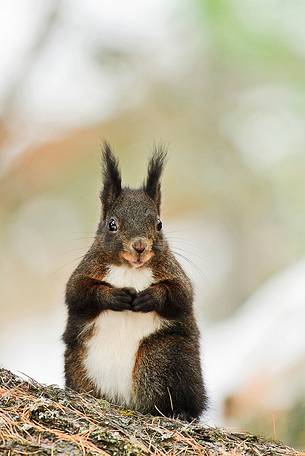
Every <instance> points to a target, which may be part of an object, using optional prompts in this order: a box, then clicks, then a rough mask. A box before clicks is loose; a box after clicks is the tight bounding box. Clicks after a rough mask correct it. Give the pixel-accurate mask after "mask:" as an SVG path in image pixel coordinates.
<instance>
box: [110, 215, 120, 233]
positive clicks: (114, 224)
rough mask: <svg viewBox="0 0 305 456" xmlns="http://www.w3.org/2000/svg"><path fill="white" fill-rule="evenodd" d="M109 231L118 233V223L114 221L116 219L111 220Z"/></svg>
mask: <svg viewBox="0 0 305 456" xmlns="http://www.w3.org/2000/svg"><path fill="white" fill-rule="evenodd" d="M108 229H109V231H117V230H118V226H117V224H116V221H115V220H114V218H111V219H110V220H109V223H108Z"/></svg>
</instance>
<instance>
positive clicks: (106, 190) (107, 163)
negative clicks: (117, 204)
mask: <svg viewBox="0 0 305 456" xmlns="http://www.w3.org/2000/svg"><path fill="white" fill-rule="evenodd" d="M102 174H103V183H104V186H103V190H102V191H101V200H102V204H103V216H104V218H105V216H106V214H107V212H108V210H109V208H110V207H111V205H112V204H113V202H114V201H115V199H116V198H117V197H118V196H119V195H120V193H121V190H122V179H121V173H120V169H119V163H118V160H117V159H116V158H115V156H114V155H113V153H112V150H111V147H110V145H109V144H108V143H107V142H106V141H105V142H104V143H103V150H102Z"/></svg>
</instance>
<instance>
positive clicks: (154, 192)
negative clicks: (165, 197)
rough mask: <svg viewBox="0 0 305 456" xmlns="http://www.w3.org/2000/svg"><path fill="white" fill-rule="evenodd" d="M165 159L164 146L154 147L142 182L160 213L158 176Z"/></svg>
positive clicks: (159, 176)
mask: <svg viewBox="0 0 305 456" xmlns="http://www.w3.org/2000/svg"><path fill="white" fill-rule="evenodd" d="M165 159H166V150H165V148H164V146H159V147H156V148H155V150H154V153H153V156H152V157H151V159H150V160H149V163H148V170H147V179H146V181H145V183H144V191H145V192H146V193H147V194H148V196H150V197H151V198H152V199H153V200H154V202H155V203H156V206H157V208H158V211H159V213H160V204H161V183H160V178H161V174H162V170H163V166H164V162H165Z"/></svg>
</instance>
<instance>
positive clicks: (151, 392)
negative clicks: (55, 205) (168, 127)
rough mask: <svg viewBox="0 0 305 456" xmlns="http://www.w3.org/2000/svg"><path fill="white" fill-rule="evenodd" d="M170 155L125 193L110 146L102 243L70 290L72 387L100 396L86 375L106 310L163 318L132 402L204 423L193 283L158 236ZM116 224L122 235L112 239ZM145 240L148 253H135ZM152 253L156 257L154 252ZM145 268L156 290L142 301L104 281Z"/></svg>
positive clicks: (142, 357) (147, 347) (142, 356)
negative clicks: (90, 344)
mask: <svg viewBox="0 0 305 456" xmlns="http://www.w3.org/2000/svg"><path fill="white" fill-rule="evenodd" d="M164 158H165V155H164V151H162V152H161V153H160V154H159V155H158V154H156V155H155V156H154V157H153V159H152V160H151V162H150V165H149V168H148V177H147V180H146V184H145V185H144V188H142V189H138V190H132V189H129V188H123V189H122V188H121V176H120V172H119V170H118V164H117V161H116V160H115V158H114V157H113V156H112V154H111V151H110V149H109V146H108V145H107V147H106V148H105V150H104V168H103V173H104V182H105V185H104V189H103V192H102V203H103V210H102V217H101V221H100V223H99V226H98V230H97V234H96V238H95V241H94V243H93V245H92V246H91V248H90V249H89V251H88V253H87V254H86V255H85V257H84V258H83V260H82V261H81V263H80V264H79V266H78V267H77V268H76V270H75V271H74V273H73V274H72V276H71V278H70V279H69V281H68V284H67V290H66V303H67V306H68V321H67V327H66V330H65V333H64V336H63V340H64V342H65V344H66V353H65V374H66V384H67V386H69V387H71V388H74V389H75V390H77V391H80V392H92V393H93V394H94V395H96V396H99V395H100V393H99V392H98V391H97V390H96V388H95V385H93V384H92V382H91V381H90V379H88V377H87V375H86V371H85V367H84V357H85V356H86V343H87V341H88V340H89V339H90V337H92V335H93V334H94V330H95V328H94V321H95V319H96V317H98V316H99V315H100V314H101V312H103V311H104V310H111V311H121V310H128V311H130V312H156V313H157V314H158V315H159V316H160V317H161V318H162V321H163V324H162V327H161V329H159V330H157V331H156V332H154V333H153V334H151V335H149V336H148V337H146V338H144V339H142V341H141V342H140V344H139V348H138V352H137V355H136V359H135V364H134V366H133V374H132V379H133V385H132V394H133V396H132V402H133V406H134V407H135V408H136V409H138V410H141V411H142V412H147V413H153V414H160V413H161V414H164V415H168V416H180V417H184V418H186V419H194V418H196V417H198V416H199V415H200V414H201V413H202V412H203V411H204V410H205V408H206V402H207V401H206V393H205V389H204V384H203V379H202V373H201V367H200V353H199V330H198V328H197V325H196V321H195V318H194V314H193V290H192V285H191V283H190V280H189V279H188V277H187V276H186V274H185V272H184V271H183V269H182V268H181V266H180V264H179V263H178V262H177V260H176V258H175V257H174V255H173V254H172V253H171V252H170V249H169V246H168V243H167V241H166V238H165V237H164V235H163V233H162V231H160V230H159V229H157V228H156V227H157V226H159V225H158V221H159V212H160V198H161V190H160V182H159V179H160V175H161V171H162V165H163V161H164ZM109 220H114V221H115V224H116V227H117V230H115V231H116V232H115V233H114V232H111V231H112V230H110V229H109ZM139 238H141V239H145V242H144V244H145V245H146V246H148V247H147V249H146V250H145V252H143V254H142V253H138V252H135V251H134V250H133V247H132V245H133V243H134V240H136V239H139ZM148 249H149V250H148ZM122 252H124V253H125V254H124V255H122ZM132 258H136V260H137V261H140V262H141V261H143V262H145V261H146V262H145V265H146V266H149V267H150V268H151V270H152V272H153V277H154V284H152V285H151V286H149V287H148V288H147V289H145V290H143V291H141V292H139V293H136V292H135V290H130V289H126V288H125V289H124V288H122V289H118V288H114V287H112V286H111V285H110V284H108V283H106V282H105V281H104V279H105V276H106V274H107V272H108V269H109V267H110V266H111V265H121V264H124V265H129V266H130V267H132V266H131V265H130V264H129V261H130V259H132Z"/></svg>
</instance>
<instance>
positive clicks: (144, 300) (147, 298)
mask: <svg viewBox="0 0 305 456" xmlns="http://www.w3.org/2000/svg"><path fill="white" fill-rule="evenodd" d="M157 305H158V301H157V299H156V298H155V297H154V295H153V293H152V292H151V290H143V291H141V293H138V295H137V296H136V297H135V298H134V300H133V303H132V310H133V311H134V312H152V311H154V310H156V309H157Z"/></svg>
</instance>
